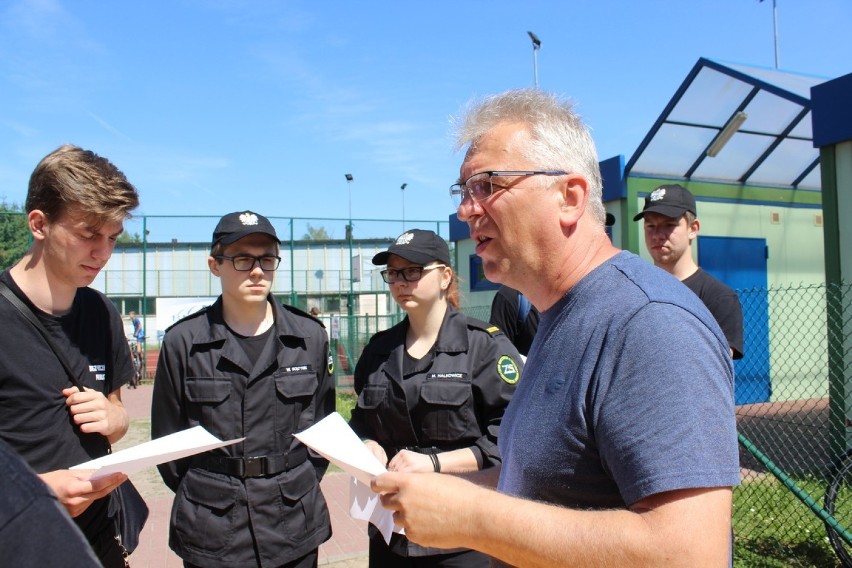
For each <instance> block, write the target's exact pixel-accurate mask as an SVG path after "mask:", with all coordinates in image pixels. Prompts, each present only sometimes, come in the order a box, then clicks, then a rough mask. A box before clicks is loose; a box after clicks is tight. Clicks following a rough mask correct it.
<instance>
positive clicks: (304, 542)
mask: <svg viewBox="0 0 852 568" xmlns="http://www.w3.org/2000/svg"><path fill="white" fill-rule="evenodd" d="M269 301H270V303H272V305H273V309H274V312H275V324H274V330H273V333H274V337H273V338H272V340H271V341H270V342H268V343H267V345H266V347H265V348H264V350H263V352H262V354H261V356H260V359H259V360H258V364H257V365H255V366H254V368H251V365H250V364H249V362H248V358H247V356H246V354H245V352H244V350H243V348H242V347H241V346H240V345H239V343H238V342H237V341H236V340H235V339H234V337H233V336H232V335H231V333H230V332H229V331H228V330H227V328H226V326H225V322H224V319H223V316H222V298H221V297H220V298H219V299H218V300H217V301H216V302H215V303H214V304H213V305H212V306H210V307H208V308H206V309H203V310H201V311H199V312H197V313H195V314H192V315H190V316H188V317H187V318H184V319H183V320H181V321H179V322H177V323H176V324H175V325H173V326H172V327H171V328H169V329H168V331H167V333H166V336H165V338H164V341H163V346H162V349H161V351H160V360H159V363H158V365H157V374H156V377H155V380H154V395H153V401H152V408H151V432H152V437H154V438H158V437H161V436H165V435H167V434H171V433H173V432H177V431H179V430H183V429H185V428H190V427H193V426H196V425H199V424H200V425H201V426H203V427H204V428H205V429H206V430H207V431H209V432H210V433H211V434H213V435H214V436H216V437H218V438H219V439H221V440H229V439H233V438H240V437H243V436H245V438H246V439H245V441H243V442H241V443H238V444H234V445H231V446H227V447H225V448H220V449H218V450H213V451H211V452H208V453H206V454H202V455H201V456H195V457H192V458H186V459H183V460H177V461H174V462H170V463H167V464H163V465H161V466H158V467H159V470H160V475H162V477H163V480H164V481H165V482H166V485H168V486H169V487H170V488H171V489H172V490H173V491H174V492H175V500H174V504H173V506H172V517H171V527H170V531H169V546H170V547H171V548H172V549H173V550H174V551H175V552H176V553H177V554H178V555H179V556H180V557H181V558H183V559H184V560H186V561H188V562H190V563H192V564H197V565H200V566H209V567H214V568H215V567H226V566H228V567H230V566H249V565H251V566H258V565H259V566H280V565H282V564H284V563H286V562H289V561H291V560H293V559H296V558H299V557H301V556H304V555H305V554H307V553H309V552H311V551H313V550H314V549H315V548H317V547H318V546H319V545H320V543H322V542H324V541H325V540H327V539H328V538H329V537H330V536H331V525H330V522H329V516H328V509H327V508H326V504H325V499H324V498H323V496H322V493H321V492H320V489H319V481H320V479H321V477H322V475H323V473H324V472H325V468H326V467H327V465H328V464H327V462H326V461H325V460H323V459H321V458H319V457H318V456H313V455H310V454H308V455H307V459H306V451H305V447H304V446H303V445H302V444H301V443H300V442H299V441H298V440H296V439H295V438H294V437H293V433H294V432H299V431H301V430H304V429H305V428H307V427H309V426H311V425H312V424H314V423H315V422H317V421H319V420H321V419H322V418H323V417H325V416H326V415H328V414H330V413H331V412H333V411H334V408H335V395H334V380H333V377H332V376H331V374H330V372H329V363H328V361H329V360H328V336H327V334H326V332H325V329H324V328H323V326H322V324H321V323H320V322H319V321H318V320H315V319H314V318H312V317H311V316H309V315H307V314H305V313H304V312H301V311H299V310H296V309H295V308H291V307H289V306H283V307H282V306H281V305H279V304H277V303H276V302H274V301H273V299H272V297H271V296H270V300H269ZM211 454H212V456H222V457H225V456H229V457H257V456H267V457H269V458H274V459H275V460H276V463H277V467H276V468H275V469H284V471H280V472H278V473H273V474H270V475H263V474H262V472H261V474H258V472H256V471H255V472H251V476H249V477H242V476H241V475H229V474H227V473H222V472H219V471H215V470H216V468H211V467H208V466H209V462H210V460H211V459H218V457H211ZM264 459H265V458H264ZM228 461H229V462H233V461H236V460H228ZM282 464H284V465H282ZM246 469H248V468H246Z"/></svg>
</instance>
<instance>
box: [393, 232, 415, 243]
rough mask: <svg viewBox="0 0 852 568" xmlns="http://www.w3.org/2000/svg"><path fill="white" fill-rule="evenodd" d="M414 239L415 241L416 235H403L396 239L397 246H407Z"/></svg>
mask: <svg viewBox="0 0 852 568" xmlns="http://www.w3.org/2000/svg"><path fill="white" fill-rule="evenodd" d="M413 239H414V235H413V234H412V233H403V234H401V235H400V236H399V237H398V238H397V239H396V244H398V245H407V244H408V243H410V242H411V241H412V240H413Z"/></svg>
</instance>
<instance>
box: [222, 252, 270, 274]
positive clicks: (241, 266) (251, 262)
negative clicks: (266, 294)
mask: <svg viewBox="0 0 852 568" xmlns="http://www.w3.org/2000/svg"><path fill="white" fill-rule="evenodd" d="M214 258H216V259H217V260H230V261H231V263H232V264H233V265H234V270H238V271H240V272H249V271H251V270H254V266H255V264H259V265H260V269H261V270H263V271H264V272H272V271H273V270H275V269H276V268H278V265H279V264H280V263H281V257H280V256H275V255H273V254H264V255H261V256H249V255H247V254H239V255H237V256H225V255H224V254H220V255H219V256H216V257H214Z"/></svg>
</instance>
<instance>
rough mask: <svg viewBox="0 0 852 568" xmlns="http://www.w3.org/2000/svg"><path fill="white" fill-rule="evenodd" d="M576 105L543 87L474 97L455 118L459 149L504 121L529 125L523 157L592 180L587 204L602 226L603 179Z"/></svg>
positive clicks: (591, 143) (473, 145) (537, 163)
mask: <svg viewBox="0 0 852 568" xmlns="http://www.w3.org/2000/svg"><path fill="white" fill-rule="evenodd" d="M573 107H574V105H573V104H572V103H571V102H570V101H568V100H560V99H559V98H558V97H557V96H556V95H553V94H549V93H545V92H543V91H540V90H538V89H518V90H512V91H506V92H505V93H501V94H498V95H493V96H490V97H487V98H485V99H482V100H480V101H474V102H472V103H471V104H470V105H469V106H468V108H467V109H466V110H465V112H464V115H463V116H462V117H461V118H460V119H456V120H455V121H454V122H455V125H456V130H457V135H456V145H457V146H456V148H457V149H461V148H464V147H465V146H467V145H470V146H471V147H473V148H475V147H476V142H477V140H479V139H480V138H481V137H482V136H484V135H485V134H486V133H488V132H489V131H490V130H492V129H493V128H495V127H496V126H498V125H500V124H505V123H520V124H524V125H526V127H527V129H528V131H529V133H530V137H531V138H532V143H531V144H529V145H528V147H527V148H526V149H525V151H524V154H525V155H524V157H525V158H526V159H528V160H530V161H531V162H533V163H535V164H536V167H539V168H541V169H543V170H564V171H566V172H571V173H575V174H580V175H582V176H583V177H584V178H585V179H586V181H587V182H588V185H589V201H588V206H589V208H590V209H591V212H592V215H593V217H594V218H595V219H597V220H598V221H599V222H600V224H601V226H603V224H604V222H605V219H606V210H605V209H604V206H603V197H602V194H603V182H602V181H601V172H600V166H599V165H598V154H597V151H596V150H595V143H594V141H593V140H592V136H591V134H589V130H588V128H587V127H586V125H585V124H584V123H583V121H582V119H581V118H580V116H579V115H578V114H577V113H575V112H574V109H573Z"/></svg>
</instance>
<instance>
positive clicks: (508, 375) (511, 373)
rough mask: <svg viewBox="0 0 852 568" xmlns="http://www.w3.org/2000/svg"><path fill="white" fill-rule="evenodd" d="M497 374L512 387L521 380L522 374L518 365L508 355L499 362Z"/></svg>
mask: <svg viewBox="0 0 852 568" xmlns="http://www.w3.org/2000/svg"><path fill="white" fill-rule="evenodd" d="M497 374H498V375H500V378H501V379H503V382H505V383H508V384H510V385H514V384H515V383H517V382H518V379H520V378H521V373H520V372H518V365H517V364H515V360H514V359H512V358H511V357H509V356H508V355H503V356H502V357H500V358H499V359H498V360H497Z"/></svg>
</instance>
